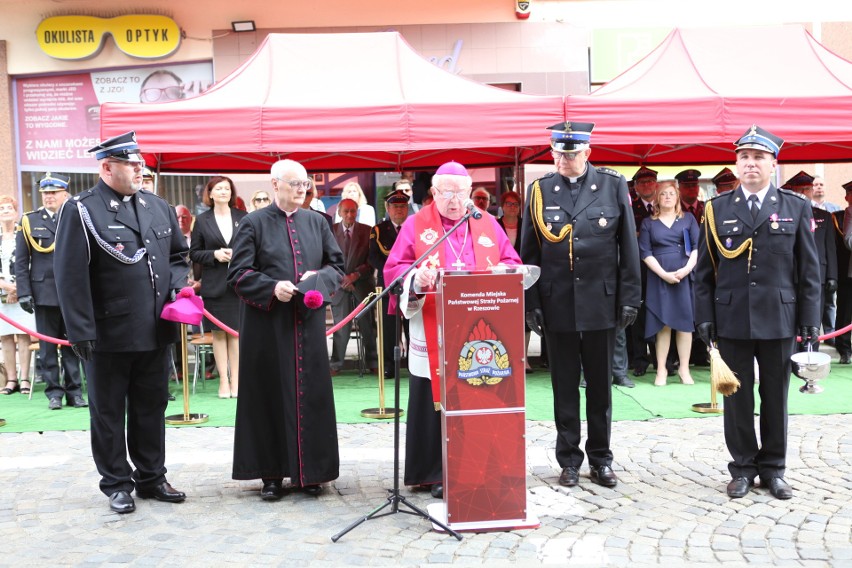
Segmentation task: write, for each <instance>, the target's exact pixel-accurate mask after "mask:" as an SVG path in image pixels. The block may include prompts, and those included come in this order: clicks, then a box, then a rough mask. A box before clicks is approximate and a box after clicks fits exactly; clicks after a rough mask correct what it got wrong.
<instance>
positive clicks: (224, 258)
mask: <svg viewBox="0 0 852 568" xmlns="http://www.w3.org/2000/svg"><path fill="white" fill-rule="evenodd" d="M213 258H215V259H216V260H218V261H219V262H231V249H229V248H220V249H216V250H214V251H213Z"/></svg>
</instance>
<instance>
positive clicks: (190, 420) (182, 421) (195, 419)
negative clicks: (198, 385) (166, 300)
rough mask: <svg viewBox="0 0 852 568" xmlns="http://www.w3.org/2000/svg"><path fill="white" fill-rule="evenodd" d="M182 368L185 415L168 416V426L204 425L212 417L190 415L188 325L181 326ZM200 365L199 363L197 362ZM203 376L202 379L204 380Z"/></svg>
mask: <svg viewBox="0 0 852 568" xmlns="http://www.w3.org/2000/svg"><path fill="white" fill-rule="evenodd" d="M180 351H181V359H182V360H181V367H182V369H183V414H172V415H171V416H166V424H177V425H187V424H203V423H204V422H207V421H208V420H209V419H210V417H209V416H207V415H206V414H190V412H189V353H188V348H187V345H186V324H185V323H182V324H180ZM195 364H196V365H197V364H198V361H196V362H195ZM203 377H204V376H203V375H202V379H203Z"/></svg>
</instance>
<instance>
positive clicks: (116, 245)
mask: <svg viewBox="0 0 852 568" xmlns="http://www.w3.org/2000/svg"><path fill="white" fill-rule="evenodd" d="M89 152H90V153H92V154H94V156H95V158H96V159H97V160H98V173H99V175H100V181H99V182H98V184H97V185H95V186H94V187H92V188H90V189H88V190H86V191H84V192H82V193H81V194H79V195H76V196H75V197H74V198H73V199H70V200H68V201H66V202H65V205H63V207H62V210H61V212H60V220H59V224H58V227H57V231H56V242H57V247H56V253H55V257H54V270H55V273H56V286H57V289H58V290H59V305H60V307H61V308H62V315H63V316H64V318H65V326H66V328H67V331H68V340H69V341H70V342H71V344H72V347H73V349H74V352H75V353H77V355H78V356H79V357H80V358H81V359H83V361H84V366H85V370H86V378H87V381H88V385H89V405H90V408H89V412H90V414H91V417H92V430H91V437H92V457H93V458H94V460H95V465H96V466H97V468H98V472H99V473H100V474H101V481H100V488H101V491H102V492H103V493H104V494H106V495H108V496H109V504H110V508H111V509H112V510H113V511H115V512H117V513H130V512H132V511H134V510H135V509H136V504H135V502H134V500H133V497H132V496H131V495H130V493H131V492H132V491H133V490H134V488H135V489H136V496H137V497H141V498H143V499H149V498H154V499H157V500H160V501H168V502H180V501H183V500H184V499H185V498H186V495H184V493H182V492H180V491H177V490H175V489H174V488H173V487H172V486H171V485H170V484H169V483H168V481H166V467H165V454H166V451H165V450H166V448H165V441H166V433H165V421H164V415H165V410H166V406H167V404H168V397H169V390H168V374H169V350H170V347H171V344H172V343H174V342H175V341H177V338H178V333H177V331H178V330H177V325H176V324H174V323H172V322H169V321H166V320H163V319H161V318H160V313H161V312H162V311H163V307H164V306H165V304H166V302H167V301H168V299H169V298H170V297H173V295H174V293H175V291H176V290H178V289H180V288H182V287H184V286H186V275H187V264H186V253H187V246H186V240H185V239H184V237H183V234H182V233H181V230H180V225H179V224H178V221H177V218H176V217H175V212H174V209H172V208H171V206H169V204H168V203H166V202H165V201H164V200H163V199H161V198H159V197H157V196H156V195H154V194H153V193H150V192H148V191H145V190H143V189H142V168H143V167H144V162H143V160H142V156H141V154H140V151H139V146H138V144H137V142H136V134H135V133H134V132H127V133H125V134H122V135H120V136H116V137H114V138H110V139H108V140H104V141H103V142H101V143H100V144H98V145H97V146H95V147H94V148H92V149H91V150H89ZM125 420H126V424H127V431H126V432H125ZM125 439H126V444H125ZM128 453H129V455H130V458H131V460H132V461H133V465H134V466H135V469H134V468H133V467H131V466H130V464H128V463H127V455H128Z"/></svg>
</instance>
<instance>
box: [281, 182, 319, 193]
mask: <svg viewBox="0 0 852 568" xmlns="http://www.w3.org/2000/svg"><path fill="white" fill-rule="evenodd" d="M281 181H283V182H284V183H286V184H287V185H289V186H290V187H292V188H293V189H304V190H305V191H307V190H309V189H311V185H312V184H311V180H309V179H306V180H300V179H282V180H281Z"/></svg>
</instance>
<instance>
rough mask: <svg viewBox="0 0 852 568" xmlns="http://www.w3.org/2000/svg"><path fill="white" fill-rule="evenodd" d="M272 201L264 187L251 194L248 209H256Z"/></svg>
mask: <svg viewBox="0 0 852 568" xmlns="http://www.w3.org/2000/svg"><path fill="white" fill-rule="evenodd" d="M270 203H272V201H271V200H270V199H269V192H268V191H266V190H265V189H258V190H257V191H255V192H254V193H253V194H252V195H251V203H249V211H257V210H258V209H262V208H264V207H266V206H267V205H269V204H270Z"/></svg>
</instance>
